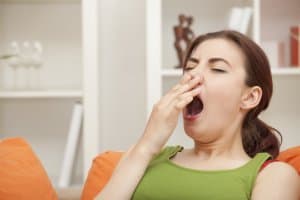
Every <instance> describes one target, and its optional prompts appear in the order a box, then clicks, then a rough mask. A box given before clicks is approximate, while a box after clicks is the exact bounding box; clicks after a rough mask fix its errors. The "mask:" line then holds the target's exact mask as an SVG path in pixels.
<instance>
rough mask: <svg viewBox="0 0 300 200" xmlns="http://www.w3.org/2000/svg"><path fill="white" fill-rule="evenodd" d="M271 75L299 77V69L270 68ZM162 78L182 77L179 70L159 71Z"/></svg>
mask: <svg viewBox="0 0 300 200" xmlns="http://www.w3.org/2000/svg"><path fill="white" fill-rule="evenodd" d="M271 70H272V74H273V75H276V76H281V75H300V67H298V68H296V67H281V68H272V69H271ZM161 75H162V77H165V78H167V77H180V76H181V75H182V70H181V69H172V68H169V69H163V70H162V71H161Z"/></svg>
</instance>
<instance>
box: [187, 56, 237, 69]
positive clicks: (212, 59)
mask: <svg viewBox="0 0 300 200" xmlns="http://www.w3.org/2000/svg"><path fill="white" fill-rule="evenodd" d="M189 61H190V62H193V63H196V64H199V63H200V61H199V59H197V58H193V57H192V58H189V59H188V62H189ZM219 61H221V62H224V63H226V64H227V65H228V66H230V67H232V65H231V64H230V63H229V62H228V61H227V60H225V59H224V58H219V57H213V58H210V59H209V60H208V63H210V64H211V63H215V62H219Z"/></svg>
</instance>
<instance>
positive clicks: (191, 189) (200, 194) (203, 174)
mask: <svg viewBox="0 0 300 200" xmlns="http://www.w3.org/2000/svg"><path fill="white" fill-rule="evenodd" d="M182 149H183V148H182V147H181V146H173V147H166V148H165V149H164V150H163V151H162V152H161V153H160V154H159V155H158V156H156V157H155V158H154V159H153V160H152V161H151V162H150V164H149V166H148V168H147V170H146V172H145V174H144V176H143V178H142V179H141V181H140V183H139V184H138V186H137V187H136V189H135V192H134V194H133V196H132V200H168V199H170V200H171V199H172V200H177V199H178V200H183V199H187V200H196V199H197V200H249V199H250V198H251V191H252V188H253V184H254V181H255V179H256V176H257V174H258V172H259V170H260V168H261V166H262V164H263V163H264V162H265V161H266V160H267V159H269V158H270V157H271V156H270V154H268V153H258V154H257V155H256V156H255V157H254V158H253V159H252V160H250V161H249V162H248V163H246V164H245V165H243V166H241V167H238V168H235V169H229V170H214V171H208V170H207V171H206V170H205V171H204V170H195V169H188V168H184V167H181V166H179V165H177V164H175V163H173V162H172V161H171V160H170V158H171V157H172V156H175V155H176V153H177V152H178V151H181V150H182Z"/></svg>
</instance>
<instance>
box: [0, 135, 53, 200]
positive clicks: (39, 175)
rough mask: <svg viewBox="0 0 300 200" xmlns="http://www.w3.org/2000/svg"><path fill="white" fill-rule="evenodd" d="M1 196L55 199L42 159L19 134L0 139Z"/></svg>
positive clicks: (15, 198)
mask: <svg viewBox="0 0 300 200" xmlns="http://www.w3.org/2000/svg"><path fill="white" fill-rule="evenodd" d="M0 199H5V200H6V199H7V200H8V199H9V200H25V199H26V200H27V199H30V200H41V199H43V200H57V199H58V198H57V195H56V192H55V190H54V189H53V187H52V185H51V182H50V180H49V178H48V176H47V174H46V172H45V170H44V168H43V166H42V164H41V162H40V161H39V159H38V158H37V157H36V155H35V154H34V152H33V150H32V149H31V147H30V146H29V145H28V144H27V143H26V142H25V141H24V140H23V139H21V138H10V139H4V140H1V141H0Z"/></svg>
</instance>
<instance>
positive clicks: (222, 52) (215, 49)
mask: <svg viewBox="0 0 300 200" xmlns="http://www.w3.org/2000/svg"><path fill="white" fill-rule="evenodd" d="M191 57H192V58H197V59H199V60H200V61H201V60H206V59H209V58H211V57H220V58H223V59H225V60H227V61H228V62H230V63H231V64H232V65H237V66H241V65H243V64H244V60H245V55H244V54H243V52H242V50H241V49H240V47H238V46H237V45H236V44H235V43H234V42H232V41H230V40H226V39H222V38H217V39H208V40H206V41H204V42H202V43H201V44H200V45H199V46H198V47H196V48H195V50H194V51H193V53H192V54H191Z"/></svg>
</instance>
